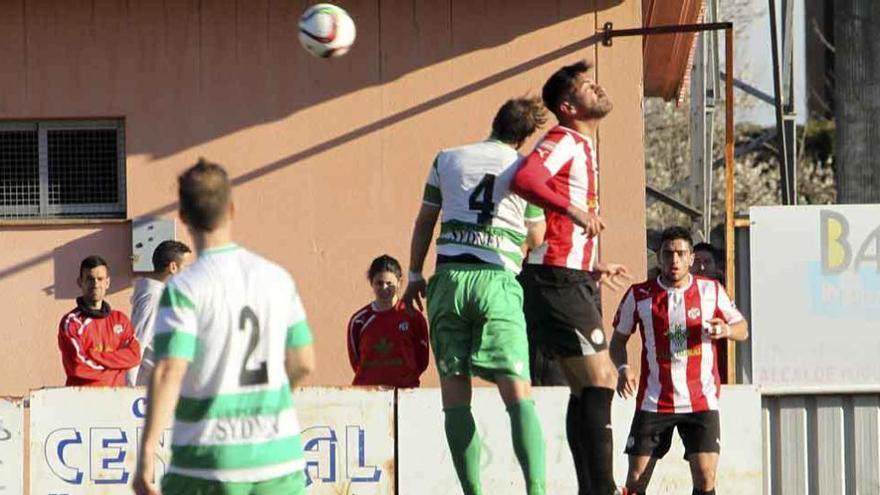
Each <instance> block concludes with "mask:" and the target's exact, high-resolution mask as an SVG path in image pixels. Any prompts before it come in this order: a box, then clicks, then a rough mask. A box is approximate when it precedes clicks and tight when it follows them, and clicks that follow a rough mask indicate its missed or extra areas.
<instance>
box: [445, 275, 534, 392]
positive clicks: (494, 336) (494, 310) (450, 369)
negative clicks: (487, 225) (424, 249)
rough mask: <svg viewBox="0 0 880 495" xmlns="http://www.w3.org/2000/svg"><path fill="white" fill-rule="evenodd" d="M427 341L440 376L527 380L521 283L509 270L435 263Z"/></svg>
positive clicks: (527, 348)
mask: <svg viewBox="0 0 880 495" xmlns="http://www.w3.org/2000/svg"><path fill="white" fill-rule="evenodd" d="M428 320H429V322H430V328H431V345H432V346H433V347H434V358H435V359H436V361H437V370H438V371H439V372H440V377H441V378H443V377H447V376H452V375H468V376H471V375H477V376H479V377H481V378H483V379H486V380H489V381H495V378H496V376H498V375H506V376H510V377H515V378H521V379H523V380H526V381H528V379H529V342H528V336H527V334H526V321H525V317H524V316H523V293H522V287H521V286H520V285H519V282H517V281H516V276H515V275H514V274H513V272H511V271H510V270H507V269H505V268H502V267H497V268H496V267H494V266H493V265H484V264H453V263H444V264H441V265H438V267H437V273H436V274H435V275H434V276H433V277H431V280H430V281H429V282H428Z"/></svg>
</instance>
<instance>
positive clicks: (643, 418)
mask: <svg viewBox="0 0 880 495" xmlns="http://www.w3.org/2000/svg"><path fill="white" fill-rule="evenodd" d="M675 428H678V436H680V437H681V441H682V443H684V458H685V459H687V458H688V456H690V455H691V454H696V453H701V452H714V453H719V452H721V421H720V419H719V416H718V411H703V412H697V413H682V414H659V413H653V412H648V411H636V414H635V416H634V417H633V421H632V427H631V428H630V430H629V437H628V438H627V440H626V450H624V452H625V453H627V454H629V455H638V456H650V457H656V458H657V459H662V458H663V456H665V455H666V453H667V452H669V447H670V446H672V430H673V429H675Z"/></svg>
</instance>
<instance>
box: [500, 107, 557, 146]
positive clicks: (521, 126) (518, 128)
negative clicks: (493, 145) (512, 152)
mask: <svg viewBox="0 0 880 495" xmlns="http://www.w3.org/2000/svg"><path fill="white" fill-rule="evenodd" d="M546 122H547V111H546V110H545V109H544V105H543V104H542V103H541V100H540V99H539V98H536V97H532V98H526V97H523V98H512V99H510V100H507V101H506V102H505V103H504V105H501V108H499V109H498V113H496V114H495V119H493V120H492V137H494V138H495V139H498V140H500V141H503V142H505V143H508V144H516V145H519V144H522V142H523V141H525V140H526V139H528V138H529V136H531V135H532V134H534V133H535V131H536V130H538V128H539V127H541V126H542V125H544V123H546Z"/></svg>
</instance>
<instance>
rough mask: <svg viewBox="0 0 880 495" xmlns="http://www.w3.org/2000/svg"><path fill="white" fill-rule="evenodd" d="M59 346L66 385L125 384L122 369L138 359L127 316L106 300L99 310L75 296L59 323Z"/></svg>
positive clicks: (138, 352) (137, 350) (121, 385)
mask: <svg viewBox="0 0 880 495" xmlns="http://www.w3.org/2000/svg"><path fill="white" fill-rule="evenodd" d="M58 347H59V348H60V349H61V361H62V363H63V364H64V371H65V373H67V386H81V387H124V386H125V371H126V370H128V369H129V368H132V367H134V366H135V365H137V364H138V363H139V362H140V358H141V350H140V344H138V341H137V339H136V338H135V336H134V329H133V328H132V326H131V322H130V321H129V320H128V317H127V316H125V314H124V313H122V312H121V311H116V310H114V309H111V308H110V305H109V304H107V302H106V301H105V302H104V303H103V307H102V308H101V310H100V311H98V310H93V309H89V308H87V307H85V306H84V305H83V304H82V303H81V301H80V300H79V299H77V307H76V308H74V309H73V310H71V311H70V312H69V313H67V314H66V315H64V316H63V317H62V318H61V323H59V325H58Z"/></svg>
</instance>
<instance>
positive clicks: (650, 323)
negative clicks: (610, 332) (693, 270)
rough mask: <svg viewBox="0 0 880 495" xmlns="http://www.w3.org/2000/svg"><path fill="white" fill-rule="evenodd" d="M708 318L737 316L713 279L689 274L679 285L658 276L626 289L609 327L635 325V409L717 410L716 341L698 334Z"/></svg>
mask: <svg viewBox="0 0 880 495" xmlns="http://www.w3.org/2000/svg"><path fill="white" fill-rule="evenodd" d="M712 318H721V319H723V320H724V321H725V322H727V323H728V324H734V323H736V322H738V321H741V320H742V319H743V316H742V314H741V313H740V312H739V310H737V309H736V307H735V306H734V305H733V303H732V302H731V301H730V298H729V297H728V296H727V292H725V291H724V287H723V286H722V285H721V284H720V283H719V282H717V281H715V280H712V279H708V278H703V277H699V276H694V275H692V276H691V281H690V284H689V285H687V286H686V287H684V288H681V289H676V288H673V287H666V286H664V285H663V283H662V282H660V279H659V278H657V279H656V280H650V281H647V282H642V283H640V284H636V285H633V286H632V287H630V289H629V290H628V291H627V292H626V295H624V296H623V302H621V304H620V307H619V308H618V309H617V315H616V316H615V317H614V331H615V332H619V333H621V334H624V335H631V334H632V333H633V332H634V331H635V328H636V325H638V326H639V327H640V332H641V335H642V373H641V377H640V379H639V392H638V395H637V397H636V408H637V409H641V410H642V411H650V412H657V413H670V414H671V413H690V412H701V411H710V410H716V409H718V396H719V391H720V389H721V378H720V376H719V375H718V346H719V343H720V341H718V340H712V339H710V338H709V337H708V336H707V335H705V334H704V332H703V327H704V326H708V324H707V323H706V322H707V321H709V320H710V319H712Z"/></svg>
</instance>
